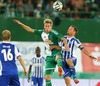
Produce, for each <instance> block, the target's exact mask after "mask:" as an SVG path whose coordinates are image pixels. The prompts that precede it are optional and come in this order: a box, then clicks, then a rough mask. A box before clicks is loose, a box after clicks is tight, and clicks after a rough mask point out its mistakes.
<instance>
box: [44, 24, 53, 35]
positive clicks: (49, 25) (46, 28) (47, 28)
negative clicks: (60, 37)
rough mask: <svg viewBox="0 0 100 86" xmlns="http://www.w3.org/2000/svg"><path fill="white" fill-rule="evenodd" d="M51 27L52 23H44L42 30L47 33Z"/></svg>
mask: <svg viewBox="0 0 100 86" xmlns="http://www.w3.org/2000/svg"><path fill="white" fill-rule="evenodd" d="M51 29H52V24H51V23H45V24H44V30H45V32H46V33H49V32H50V31H51Z"/></svg>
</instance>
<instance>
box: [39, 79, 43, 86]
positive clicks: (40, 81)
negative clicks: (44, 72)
mask: <svg viewBox="0 0 100 86" xmlns="http://www.w3.org/2000/svg"><path fill="white" fill-rule="evenodd" d="M38 86H43V78H38Z"/></svg>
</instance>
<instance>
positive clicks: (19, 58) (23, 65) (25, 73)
mask: <svg viewBox="0 0 100 86" xmlns="http://www.w3.org/2000/svg"><path fill="white" fill-rule="evenodd" d="M18 60H19V62H20V64H21V65H22V67H23V69H24V75H27V71H26V66H25V64H24V61H23V59H22V57H21V56H18Z"/></svg>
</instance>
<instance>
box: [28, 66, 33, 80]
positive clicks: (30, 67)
mask: <svg viewBox="0 0 100 86" xmlns="http://www.w3.org/2000/svg"><path fill="white" fill-rule="evenodd" d="M31 69H32V65H30V66H29V70H28V82H29V81H30V74H31Z"/></svg>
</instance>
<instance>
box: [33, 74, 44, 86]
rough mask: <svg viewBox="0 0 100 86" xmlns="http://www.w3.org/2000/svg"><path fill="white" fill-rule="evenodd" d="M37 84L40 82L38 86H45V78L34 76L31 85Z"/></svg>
mask: <svg viewBox="0 0 100 86" xmlns="http://www.w3.org/2000/svg"><path fill="white" fill-rule="evenodd" d="M37 84H38V86H43V78H38V77H34V76H32V83H31V85H32V86H37Z"/></svg>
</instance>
